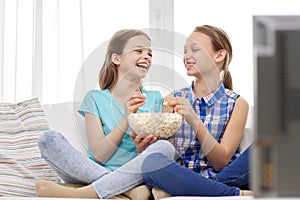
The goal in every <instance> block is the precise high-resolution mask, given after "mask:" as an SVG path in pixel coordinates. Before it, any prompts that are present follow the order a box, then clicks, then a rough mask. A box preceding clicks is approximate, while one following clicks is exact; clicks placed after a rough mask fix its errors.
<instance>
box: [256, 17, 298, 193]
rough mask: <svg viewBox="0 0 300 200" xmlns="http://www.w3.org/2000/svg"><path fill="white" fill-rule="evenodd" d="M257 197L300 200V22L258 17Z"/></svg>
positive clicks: (286, 18) (294, 19) (296, 19)
mask: <svg viewBox="0 0 300 200" xmlns="http://www.w3.org/2000/svg"><path fill="white" fill-rule="evenodd" d="M253 42H254V134H255V137H254V143H253V148H252V156H251V167H252V174H251V187H252V189H253V191H254V195H255V196H256V197H258V198H259V197H270V196H275V197H276V196H277V197H296V196H297V197H300V16H298V15H295V16H277V15H268V16H266V15H264V16H263V15H255V16H253Z"/></svg>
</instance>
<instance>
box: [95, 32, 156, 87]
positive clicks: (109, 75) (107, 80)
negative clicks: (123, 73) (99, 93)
mask: <svg viewBox="0 0 300 200" xmlns="http://www.w3.org/2000/svg"><path fill="white" fill-rule="evenodd" d="M139 35H142V36H145V37H146V38H147V39H148V40H150V37H149V36H148V35H147V34H146V33H144V32H143V31H140V30H135V29H123V30H119V31H118V32H116V33H115V34H114V35H113V36H112V38H111V39H110V42H109V44H108V47H107V52H106V56H105V61H104V63H103V66H102V68H101V70H100V72H99V86H100V88H101V89H110V88H111V87H113V86H114V85H115V84H116V82H117V77H118V69H117V66H116V65H115V64H114V63H113V62H112V59H111V57H112V55H113V54H114V53H115V54H117V55H121V54H122V53H123V50H124V47H125V45H126V43H127V42H128V40H129V39H131V38H132V37H135V36H139ZM150 41H151V40H150Z"/></svg>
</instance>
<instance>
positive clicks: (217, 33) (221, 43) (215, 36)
mask: <svg viewBox="0 0 300 200" xmlns="http://www.w3.org/2000/svg"><path fill="white" fill-rule="evenodd" d="M194 32H201V33H203V34H205V35H207V36H208V37H209V38H210V40H211V42H212V45H213V48H214V50H215V51H219V50H222V49H224V50H226V52H227V53H226V57H225V59H224V63H223V65H222V72H223V77H222V80H223V84H224V86H225V88H228V89H230V90H232V89H233V86H232V78H231V74H230V71H229V69H228V65H229V64H230V62H231V60H232V46H231V42H230V39H229V37H228V35H227V33H226V32H225V31H224V30H222V29H220V28H218V27H214V26H210V25H203V26H197V27H196V28H195V29H194Z"/></svg>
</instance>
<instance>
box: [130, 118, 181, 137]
mask: <svg viewBox="0 0 300 200" xmlns="http://www.w3.org/2000/svg"><path fill="white" fill-rule="evenodd" d="M128 123H129V126H130V128H131V129H132V131H133V132H135V133H136V134H143V136H144V137H146V136H147V135H149V134H152V135H154V136H156V137H157V138H158V139H168V138H170V137H172V136H173V135H174V134H175V133H176V132H177V130H178V129H179V128H180V126H181V123H182V115H181V114H178V113H168V112H141V113H131V114H129V115H128Z"/></svg>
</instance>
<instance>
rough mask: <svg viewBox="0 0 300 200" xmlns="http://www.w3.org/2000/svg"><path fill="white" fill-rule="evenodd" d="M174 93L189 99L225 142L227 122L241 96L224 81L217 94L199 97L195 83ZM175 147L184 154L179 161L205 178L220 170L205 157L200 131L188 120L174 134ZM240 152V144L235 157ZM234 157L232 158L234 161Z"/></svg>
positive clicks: (218, 136)
mask: <svg viewBox="0 0 300 200" xmlns="http://www.w3.org/2000/svg"><path fill="white" fill-rule="evenodd" d="M174 96H180V97H184V98H186V99H189V101H190V103H191V105H192V107H193V108H194V110H195V112H196V113H197V115H198V116H199V118H200V119H201V121H202V122H203V124H204V125H205V127H206V128H207V129H208V131H209V133H210V134H211V135H212V136H213V137H214V138H215V139H216V140H217V142H219V143H220V142H221V140H222V136H223V134H224V131H225V128H226V125H227V123H228V121H229V118H230V116H231V113H232V111H233V108H234V105H235V102H236V100H237V98H238V97H239V95H238V94H236V93H235V92H233V91H232V90H228V89H225V87H224V85H223V83H221V84H220V86H219V87H218V88H217V90H216V91H214V92H213V93H211V94H209V95H207V96H205V97H202V98H197V97H195V95H194V93H193V83H192V85H191V86H190V87H186V88H183V89H180V90H176V91H174ZM174 140H175V146H176V148H177V150H178V152H179V154H180V157H179V158H178V159H177V162H178V163H179V164H181V165H184V166H185V167H187V168H190V169H192V170H194V171H195V172H197V173H201V174H202V175H203V176H205V177H209V176H212V175H214V174H216V173H218V172H217V171H215V170H214V169H213V168H212V166H211V165H210V163H209V162H208V160H207V159H206V157H205V156H203V151H202V149H201V145H200V143H199V141H198V139H197V137H196V134H195V132H194V130H193V128H192V126H190V125H189V124H188V123H187V122H186V121H185V120H184V121H183V123H182V126H181V127H180V129H179V130H178V131H177V133H176V134H175V137H174ZM239 155H240V147H239V148H238V149H237V150H236V152H235V154H234V156H233V157H232V160H234V159H235V158H236V157H238V156H239ZM232 160H231V161H232Z"/></svg>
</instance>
